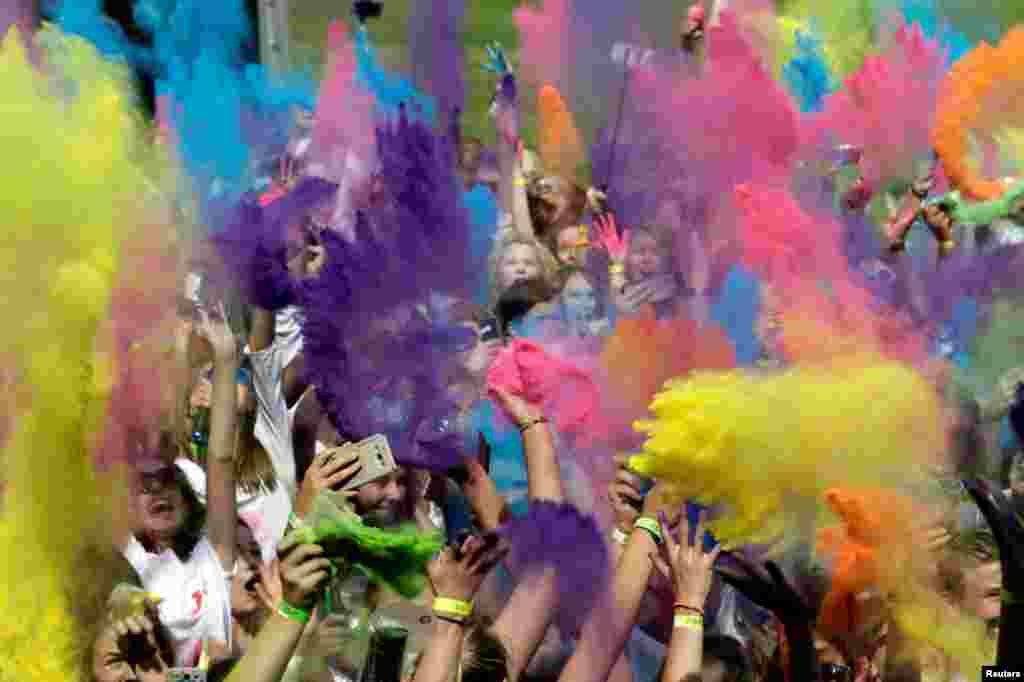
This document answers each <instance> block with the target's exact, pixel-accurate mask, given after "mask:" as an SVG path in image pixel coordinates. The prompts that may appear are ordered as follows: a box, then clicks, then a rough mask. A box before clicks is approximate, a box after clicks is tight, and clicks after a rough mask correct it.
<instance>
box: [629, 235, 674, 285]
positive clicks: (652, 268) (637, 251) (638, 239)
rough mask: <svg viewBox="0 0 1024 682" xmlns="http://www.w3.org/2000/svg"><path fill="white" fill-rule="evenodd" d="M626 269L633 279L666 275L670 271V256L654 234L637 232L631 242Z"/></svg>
mask: <svg viewBox="0 0 1024 682" xmlns="http://www.w3.org/2000/svg"><path fill="white" fill-rule="evenodd" d="M626 270H627V272H629V273H630V275H631V277H632V279H633V280H641V279H644V278H646V277H655V276H657V275H664V274H667V272H668V258H667V257H666V254H663V253H662V252H661V248H660V247H659V244H658V241H657V240H656V239H655V238H654V237H653V236H652V235H650V234H648V233H647V232H636V233H634V234H633V238H632V239H631V240H630V243H629V254H628V255H627V256H626Z"/></svg>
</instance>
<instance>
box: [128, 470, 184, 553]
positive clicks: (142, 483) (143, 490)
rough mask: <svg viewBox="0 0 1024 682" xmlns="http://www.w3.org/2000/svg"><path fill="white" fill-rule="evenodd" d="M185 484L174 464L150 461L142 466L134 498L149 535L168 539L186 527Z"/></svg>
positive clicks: (133, 482) (134, 483)
mask: <svg viewBox="0 0 1024 682" xmlns="http://www.w3.org/2000/svg"><path fill="white" fill-rule="evenodd" d="M182 485H184V484H183V483H182V482H181V476H180V475H179V474H178V472H177V471H176V468H175V466H174V465H173V464H170V463H168V462H166V461H163V460H158V459H150V460H146V461H143V462H141V463H140V464H139V465H138V468H137V470H136V472H135V474H134V477H133V481H132V496H133V498H134V503H135V506H136V511H137V513H138V517H139V520H140V522H141V525H142V531H143V533H145V534H146V535H147V536H149V537H151V538H154V539H157V538H162V539H168V538H171V537H173V536H174V535H175V534H176V533H177V532H178V531H179V530H180V529H181V528H182V526H183V525H184V524H185V518H186V516H187V514H188V510H187V508H186V505H185V496H184V494H183V492H182V490H181V486H182Z"/></svg>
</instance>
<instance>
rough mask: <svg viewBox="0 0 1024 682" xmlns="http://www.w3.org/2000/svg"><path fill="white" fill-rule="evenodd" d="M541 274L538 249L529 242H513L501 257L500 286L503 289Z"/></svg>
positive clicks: (499, 269) (499, 268)
mask: <svg viewBox="0 0 1024 682" xmlns="http://www.w3.org/2000/svg"><path fill="white" fill-rule="evenodd" d="M539 275H540V259H539V258H538V257H537V249H535V248H534V247H532V246H530V245H529V244H512V245H511V246H509V247H508V248H507V249H505V253H504V254H503V255H502V257H501V263H500V264H499V266H498V286H499V288H501V289H502V290H503V291H504V290H505V289H508V288H509V287H511V286H513V285H515V284H518V283H519V282H523V281H526V280H528V279H533V278H535V277H537V276H539Z"/></svg>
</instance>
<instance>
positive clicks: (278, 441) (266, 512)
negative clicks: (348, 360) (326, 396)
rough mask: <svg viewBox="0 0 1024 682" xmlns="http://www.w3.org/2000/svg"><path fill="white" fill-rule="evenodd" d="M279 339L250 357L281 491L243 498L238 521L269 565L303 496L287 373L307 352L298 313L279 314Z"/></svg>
mask: <svg viewBox="0 0 1024 682" xmlns="http://www.w3.org/2000/svg"><path fill="white" fill-rule="evenodd" d="M277 317H278V325H277V337H276V338H275V340H274V343H273V344H271V345H270V347H268V348H266V349H264V350H261V351H257V352H251V351H249V350H248V349H247V350H246V353H247V354H248V356H249V362H250V363H251V365H252V384H253V390H254V391H255V393H256V426H255V434H256V440H257V441H259V443H260V445H262V446H263V448H264V449H265V450H266V451H267V454H268V455H269V456H270V461H271V464H272V465H273V467H274V473H275V475H276V476H277V486H276V487H275V488H274V490H272V491H268V490H266V489H264V490H262V491H261V492H259V493H256V494H245V493H241V492H240V493H239V496H238V516H239V517H240V518H241V519H242V520H244V521H245V522H246V524H247V525H248V526H249V527H250V528H251V529H252V531H253V534H254V535H255V536H256V541H257V542H258V543H259V545H260V549H261V550H262V553H263V559H264V561H270V560H271V559H273V558H274V556H276V554H277V543H278V542H279V541H280V540H281V538H282V537H284V531H285V528H286V527H287V526H288V517H289V516H290V515H291V513H292V507H293V504H294V500H295V496H296V495H297V493H298V482H297V480H296V478H297V473H296V468H295V449H294V445H293V442H292V424H293V423H294V420H295V412H296V411H297V410H298V408H299V405H301V403H302V401H301V400H300V401H299V402H297V403H296V404H295V405H294V406H293V407H292V408H291V409H289V408H288V403H287V402H286V400H285V396H284V387H283V374H284V368H285V367H287V365H288V363H289V362H291V361H292V360H293V359H294V358H295V356H296V355H297V354H298V353H299V351H300V350H301V348H302V334H301V326H300V324H299V319H298V316H297V311H295V310H291V309H286V310H284V311H281V312H280V313H278V316H277Z"/></svg>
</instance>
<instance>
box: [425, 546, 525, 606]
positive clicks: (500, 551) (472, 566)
mask: <svg viewBox="0 0 1024 682" xmlns="http://www.w3.org/2000/svg"><path fill="white" fill-rule="evenodd" d="M506 554H508V547H507V546H504V545H503V544H502V543H501V541H500V539H499V538H498V536H497V535H485V536H483V537H477V536H475V535H470V536H469V537H467V538H466V539H465V540H463V541H462V542H461V543H457V544H451V545H449V546H447V547H445V548H444V549H443V550H442V551H441V553H440V554H438V556H437V557H436V558H435V559H434V560H433V561H432V562H430V564H429V565H428V566H427V574H428V576H429V577H430V584H431V585H432V586H433V588H434V593H435V594H436V595H437V596H438V597H444V598H446V599H458V600H459V601H472V599H473V597H475V596H476V593H477V590H479V589H480V585H481V584H482V583H483V581H484V578H486V577H487V574H488V573H490V572H491V569H493V568H494V567H495V566H496V565H497V564H498V562H499V561H501V560H502V559H503V558H504V557H505V555H506Z"/></svg>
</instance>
